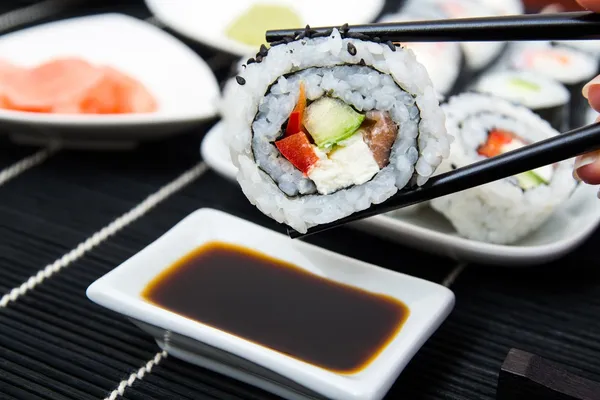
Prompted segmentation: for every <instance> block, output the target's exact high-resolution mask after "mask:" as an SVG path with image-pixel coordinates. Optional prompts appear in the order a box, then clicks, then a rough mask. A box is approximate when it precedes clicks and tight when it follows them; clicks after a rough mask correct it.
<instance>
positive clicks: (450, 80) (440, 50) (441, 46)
mask: <svg viewBox="0 0 600 400" xmlns="http://www.w3.org/2000/svg"><path fill="white" fill-rule="evenodd" d="M423 18H424V17H423V16H418V15H410V14H405V13H398V14H388V15H386V16H384V17H383V18H382V19H381V20H380V21H379V22H404V21H418V20H422V19H423ZM401 44H402V46H403V47H407V48H409V49H411V50H412V51H413V52H414V53H415V55H416V57H417V61H419V62H420V63H421V64H423V65H424V66H425V69H427V72H428V74H429V77H430V78H431V81H432V83H433V87H434V88H435V89H436V90H437V92H438V93H439V94H440V97H441V98H442V97H444V96H447V95H449V94H450V93H451V91H452V89H453V88H454V86H455V84H456V81H457V79H458V76H459V74H460V71H461V70H462V67H463V64H464V56H463V53H462V50H461V47H460V44H458V43H452V42H410V43H401ZM440 60H444V62H440Z"/></svg>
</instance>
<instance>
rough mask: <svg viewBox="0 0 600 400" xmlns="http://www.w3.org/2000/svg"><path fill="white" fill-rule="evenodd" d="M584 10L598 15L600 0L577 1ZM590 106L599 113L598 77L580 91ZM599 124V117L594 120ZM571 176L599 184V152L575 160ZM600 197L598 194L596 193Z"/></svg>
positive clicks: (599, 84) (599, 86)
mask: <svg viewBox="0 0 600 400" xmlns="http://www.w3.org/2000/svg"><path fill="white" fill-rule="evenodd" d="M577 2H578V3H579V4H580V5H581V6H582V7H584V8H586V9H588V10H590V11H594V12H598V13H600V0H577ZM582 95H583V96H584V97H585V98H586V99H587V100H588V102H589V103H590V106H591V107H592V108H593V109H594V110H596V111H598V112H600V75H599V76H597V77H595V78H594V79H592V80H591V81H590V82H588V83H587V84H586V85H585V86H584V87H583V91H582ZM596 121H597V122H600V117H598V118H597V119H596ZM573 176H574V177H575V178H576V179H578V180H581V181H583V182H585V183H588V184H591V185H598V184H600V151H595V152H592V153H588V154H584V155H582V156H579V157H577V158H576V159H575V167H574V171H573ZM598 196H599V197H600V192H598Z"/></svg>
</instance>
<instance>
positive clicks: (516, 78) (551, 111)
mask: <svg viewBox="0 0 600 400" xmlns="http://www.w3.org/2000/svg"><path fill="white" fill-rule="evenodd" d="M472 89H473V90H474V91H477V92H480V93H488V94H492V95H494V96H497V97H501V98H503V99H506V100H509V101H511V102H514V103H518V104H521V105H524V106H525V107H527V108H529V109H530V110H532V111H534V112H535V113H536V114H538V115H539V116H540V117H542V118H543V119H545V120H546V121H548V122H549V123H550V125H552V127H553V128H554V129H556V130H558V131H559V132H563V131H566V130H568V125H569V101H570V98H571V95H570V93H569V91H568V90H567V88H566V87H565V86H564V85H563V84H561V83H560V82H558V81H555V80H554V79H551V78H548V77H546V76H543V75H539V74H534V73H532V72H527V71H516V70H512V71H497V72H489V73H487V74H485V75H483V76H482V77H481V78H480V79H479V80H478V81H477V82H476V83H475V84H474V85H473V87H472Z"/></svg>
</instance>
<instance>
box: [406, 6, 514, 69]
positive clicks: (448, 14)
mask: <svg viewBox="0 0 600 400" xmlns="http://www.w3.org/2000/svg"><path fill="white" fill-rule="evenodd" d="M403 12H406V13H408V14H411V15H422V16H423V19H454V18H474V17H485V16H495V15H500V13H499V12H498V11H496V10H495V9H493V8H490V7H488V6H486V5H484V4H482V3H480V2H479V1H477V0H409V1H408V2H407V3H406V4H405V8H403ZM460 45H461V47H462V49H463V52H464V54H465V62H466V66H467V67H468V68H469V69H470V70H471V71H469V72H470V75H473V74H476V73H479V72H480V71H482V70H484V69H486V68H487V67H488V66H490V65H492V64H493V63H494V61H495V60H496V59H497V58H498V57H499V56H500V55H501V54H502V51H503V49H504V47H505V45H506V43H504V42H462V43H460ZM465 79H467V78H465Z"/></svg>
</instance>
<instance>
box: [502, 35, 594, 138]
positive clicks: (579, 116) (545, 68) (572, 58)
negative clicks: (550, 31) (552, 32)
mask: <svg viewBox="0 0 600 400" xmlns="http://www.w3.org/2000/svg"><path fill="white" fill-rule="evenodd" d="M508 60H509V67H510V68H513V69H518V70H522V71H529V72H532V73H535V74H539V75H544V76H547V77H549V78H552V79H555V80H557V81H559V82H561V83H562V84H563V85H565V86H566V87H567V89H569V91H570V92H571V101H570V110H569V128H570V129H575V128H578V127H580V126H582V125H584V124H585V106H586V104H587V100H586V99H585V98H584V97H583V96H582V95H581V89H583V86H584V85H585V84H586V83H587V82H588V81H589V80H590V79H592V78H593V77H594V75H595V73H596V67H597V62H596V60H595V59H594V58H593V57H592V56H590V55H589V54H586V53H583V52H581V51H578V50H575V49H571V48H568V47H562V46H552V45H551V44H550V43H546V42H534V43H522V44H520V45H515V46H513V49H512V50H511V52H510V54H509V56H508Z"/></svg>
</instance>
